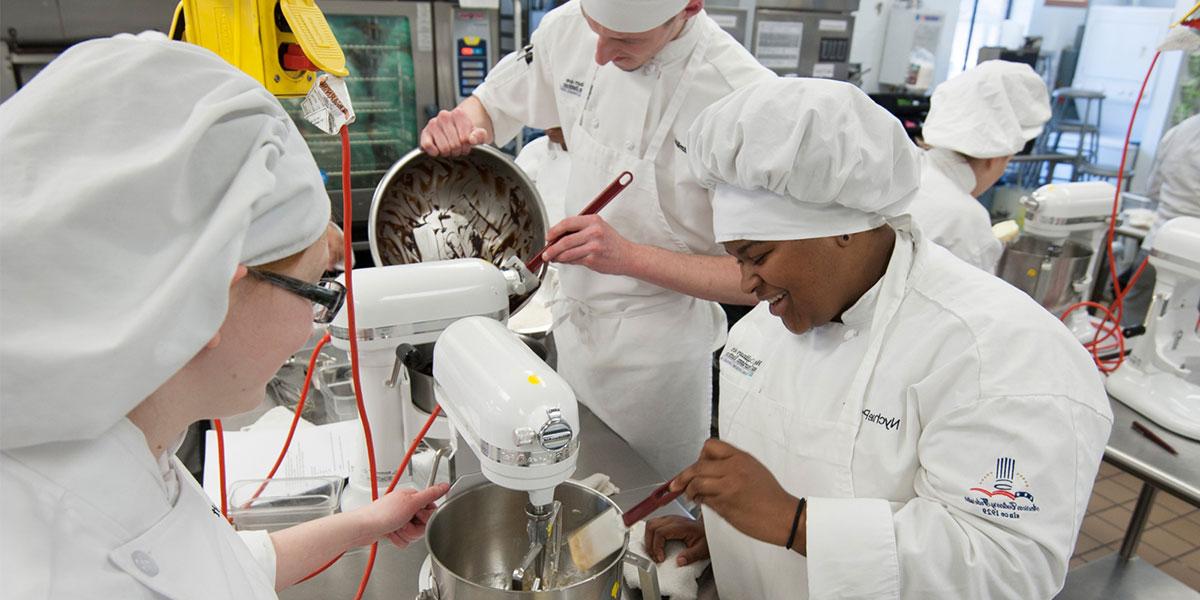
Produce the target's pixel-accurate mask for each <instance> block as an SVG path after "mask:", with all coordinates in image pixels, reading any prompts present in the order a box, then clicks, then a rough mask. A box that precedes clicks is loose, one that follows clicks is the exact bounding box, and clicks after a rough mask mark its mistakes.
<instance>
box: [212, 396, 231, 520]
mask: <svg viewBox="0 0 1200 600" xmlns="http://www.w3.org/2000/svg"><path fill="white" fill-rule="evenodd" d="M213 427H215V428H216V429H217V481H218V483H219V484H220V488H221V516H222V517H225V520H226V521H228V520H229V505H228V504H227V501H226V499H225V431H224V430H223V429H222V428H221V420H220V419H215V420H214V421H213Z"/></svg>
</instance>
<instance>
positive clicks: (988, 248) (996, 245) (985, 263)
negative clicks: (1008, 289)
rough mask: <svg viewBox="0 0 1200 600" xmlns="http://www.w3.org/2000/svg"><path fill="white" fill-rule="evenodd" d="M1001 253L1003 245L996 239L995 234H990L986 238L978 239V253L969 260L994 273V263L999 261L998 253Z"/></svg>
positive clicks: (996, 263)
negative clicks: (973, 258)
mask: <svg viewBox="0 0 1200 600" xmlns="http://www.w3.org/2000/svg"><path fill="white" fill-rule="evenodd" d="M1003 253H1004V245H1003V244H1001V243H1000V240H998V239H996V236H995V235H992V236H991V237H988V238H987V239H983V240H980V243H979V249H978V254H977V255H976V257H975V260H973V261H971V262H972V263H973V264H974V265H975V266H977V267H979V268H980V269H983V270H984V271H987V272H988V273H995V272H996V265H998V264H999V263H1000V255H1001V254H1003Z"/></svg>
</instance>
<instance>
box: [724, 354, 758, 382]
mask: <svg viewBox="0 0 1200 600" xmlns="http://www.w3.org/2000/svg"><path fill="white" fill-rule="evenodd" d="M762 362H763V361H762V359H759V358H754V357H753V356H750V355H749V354H747V353H745V352H742V351H741V350H738V349H737V348H728V349H726V350H725V353H724V354H722V355H721V363H722V364H725V365H728V366H729V368H731V369H733V370H734V371H737V372H738V373H741V374H742V375H745V376H746V377H753V376H754V372H755V371H758V368H759V367H761V366H762Z"/></svg>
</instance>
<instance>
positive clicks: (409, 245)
mask: <svg viewBox="0 0 1200 600" xmlns="http://www.w3.org/2000/svg"><path fill="white" fill-rule="evenodd" d="M546 229H547V223H546V211H545V208H544V207H543V205H542V199H541V196H539V195H538V192H537V188H536V187H535V186H534V184H533V182H532V181H530V180H529V177H527V176H526V175H525V172H524V171H522V170H521V168H520V167H518V166H517V165H516V163H514V162H513V161H512V160H511V159H510V158H509V157H508V156H507V155H505V154H504V153H503V152H501V151H499V150H497V149H495V148H493V147H491V146H476V147H475V148H473V149H472V150H471V152H470V153H469V154H467V155H466V156H458V157H444V156H430V155H428V154H425V153H424V152H422V151H421V150H420V149H416V150H413V151H412V152H409V153H408V154H407V155H405V156H404V157H403V158H401V159H400V160H399V161H397V162H396V164H394V165H392V167H391V168H390V169H388V172H387V174H385V175H384V176H383V179H381V180H380V182H379V186H378V187H376V188H375V196H374V198H373V199H372V201H371V216H370V221H369V223H368V237H369V239H370V242H371V258H373V259H374V260H375V264H376V265H377V266H389V265H402V264H411V263H417V262H429V261H434V260H448V259H453V258H482V259H484V260H486V261H489V262H491V263H492V264H494V265H496V266H497V267H499V266H500V264H501V263H502V262H503V261H504V260H505V259H507V258H508V257H509V256H514V255H515V256H517V257H518V258H520V260H521V262H527V261H528V260H529V259H531V258H533V256H534V254H536V253H537V251H538V250H540V249H541V248H542V246H543V245H544V244H545V239H546ZM545 274H546V266H545V265H543V266H541V267H540V268H539V269H538V271H537V273H535V275H537V276H538V279H539V280H541V279H543V278H544V277H545ZM535 291H536V290H531V291H530V292H528V293H526V294H523V295H521V296H519V297H514V298H511V299H510V302H509V313H510V314H512V313H515V312H516V311H517V310H518V309H519V308H520V307H522V306H524V305H525V303H526V302H528V301H529V299H530V298H532V297H533V294H534V292H535Z"/></svg>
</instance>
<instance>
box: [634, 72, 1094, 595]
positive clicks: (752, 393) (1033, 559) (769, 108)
mask: <svg viewBox="0 0 1200 600" xmlns="http://www.w3.org/2000/svg"><path fill="white" fill-rule="evenodd" d="M689 139H690V145H689V151H690V154H689V158H690V159H691V160H690V163H691V166H692V168H693V169H694V170H695V171H696V173H697V175H698V176H700V177H701V178H702V179H703V180H705V181H706V182H708V183H710V184H712V185H715V186H716V196H715V197H714V199H713V218H714V226H715V229H716V232H717V239H718V240H719V241H721V242H722V243H724V245H725V248H726V249H727V250H728V251H729V253H730V254H732V255H734V256H736V257H737V258H738V261H739V263H740V264H741V268H742V285H743V287H744V289H745V290H746V291H748V292H753V293H754V294H755V295H756V296H758V297H759V298H760V299H761V300H762V301H763V302H762V303H761V304H759V305H758V306H757V307H756V308H755V309H754V310H753V311H752V312H751V313H750V314H749V315H747V316H746V317H745V318H744V319H742V320H741V321H740V322H738V324H737V325H736V326H734V328H733V330H732V331H731V332H730V335H729V342H728V344H727V345H726V349H725V352H724V354H723V356H722V357H721V374H720V379H721V407H720V413H721V414H720V424H721V441H717V440H710V441H709V442H707V443H706V445H705V448H704V450H703V452H702V453H701V455H700V459H699V460H698V461H697V462H696V463H695V464H694V465H692V466H691V467H688V468H687V469H686V470H684V472H683V473H681V474H680V476H679V477H678V478H676V479H675V480H674V481H673V483H672V486H671V487H672V488H673V489H676V490H678V489H684V490H686V493H687V496H688V497H689V498H691V499H693V500H695V501H697V502H699V503H700V504H702V505H703V506H704V515H703V521H702V522H695V521H689V520H684V519H681V518H675V519H666V520H657V521H655V522H653V523H652V524H651V525H650V526H648V527H647V545H648V546H649V547H650V548H652V550H651V553H652V554H656V555H657V556H656V557H655V558H657V559H659V560H661V558H662V552H661V548H662V543H663V540H664V539H675V538H678V539H684V540H685V541H686V542H688V543H689V545H690V548H689V550H688V552H689V554H688V555H687V556H686V557H685V558H684V560H685V561H687V560H693V559H695V558H699V557H703V556H705V555H706V554H709V553H711V557H712V561H713V570H714V574H715V576H716V582H717V587H718V588H719V590H720V594H721V597H723V598H739V599H772V600H773V599H778V598H872V599H887V598H913V599H929V598H955V599H958V598H1013V599H1022V600H1029V599H1032V598H1050V597H1052V596H1053V595H1054V594H1055V592H1056V591H1057V590H1058V589H1059V588H1060V587H1061V586H1062V584H1063V581H1064V578H1065V576H1066V571H1067V561H1068V559H1069V558H1070V555H1071V549H1072V547H1073V545H1074V542H1075V537H1076V534H1077V532H1078V529H1079V525H1080V522H1081V521H1082V519H1083V515H1084V510H1085V507H1086V505H1087V501H1088V496H1089V493H1090V491H1091V487H1092V481H1093V478H1094V477H1095V474H1096V470H1097V468H1098V467H1099V463H1100V458H1101V455H1102V453H1103V451H1104V444H1105V442H1106V440H1107V439H1108V433H1109V429H1110V427H1111V424H1112V415H1111V412H1110V410H1109V406H1108V400H1107V398H1106V396H1105V393H1104V387H1103V385H1102V383H1101V381H1100V376H1099V374H1098V373H1097V371H1096V369H1095V367H1094V366H1093V365H1092V362H1091V360H1090V358H1089V357H1088V355H1087V353H1086V352H1085V351H1084V350H1083V348H1082V347H1081V346H1080V345H1079V342H1077V341H1076V340H1075V339H1074V337H1073V336H1072V335H1071V334H1070V333H1069V332H1068V331H1067V329H1066V328H1065V327H1064V326H1063V325H1062V324H1061V323H1059V322H1058V320H1057V319H1055V318H1054V317H1053V316H1051V315H1050V314H1048V313H1047V312H1046V311H1045V310H1043V309H1042V308H1041V307H1040V306H1038V305H1037V304H1036V303H1034V302H1033V301H1032V300H1030V299H1029V297H1028V296H1027V295H1025V294H1023V293H1021V292H1020V291H1019V290H1016V289H1015V288H1013V287H1011V286H1009V285H1007V284H1005V283H1004V282H1003V281H1000V280H999V279H997V278H995V277H993V276H991V275H988V274H986V273H984V272H982V271H980V270H979V269H976V268H974V267H971V266H969V265H967V264H966V263H964V262H963V261H961V260H959V259H958V258H955V257H954V256H953V255H951V254H950V253H949V252H947V251H946V250H945V249H944V248H942V247H940V246H937V245H936V244H933V243H931V242H930V241H929V240H928V239H926V238H925V237H924V235H923V234H922V233H921V231H920V229H919V227H917V226H914V225H913V224H912V223H911V222H910V220H909V219H908V217H907V215H906V214H905V212H906V208H907V205H908V203H909V201H910V199H911V196H912V194H913V192H914V190H915V189H916V187H917V178H918V176H919V169H918V154H917V151H916V149H915V148H914V147H913V146H912V145H911V144H910V143H909V141H908V139H907V138H906V137H905V133H904V130H903V129H902V128H901V126H900V124H899V122H897V121H896V120H895V119H894V118H892V117H891V116H890V115H888V114H887V113H886V112H885V111H884V110H883V109H881V108H879V107H878V106H876V105H874V104H873V103H872V102H871V100H870V99H869V98H867V96H866V95H864V94H863V93H862V92H861V91H859V90H858V89H857V88H854V87H853V86H850V85H847V84H844V83H840V82H831V81H817V80H809V81H802V80H799V81H798V80H779V81H776V82H772V83H768V84H760V85H755V86H752V87H750V88H747V89H744V90H740V91H738V92H735V93H734V94H732V95H730V96H729V97H728V98H726V99H725V100H723V101H721V102H719V103H717V104H715V105H713V107H712V108H710V109H709V110H708V111H706V113H705V114H703V115H702V116H701V118H700V119H698V121H697V123H696V125H695V126H694V127H693V128H692V131H691V135H690V136H689Z"/></svg>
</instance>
